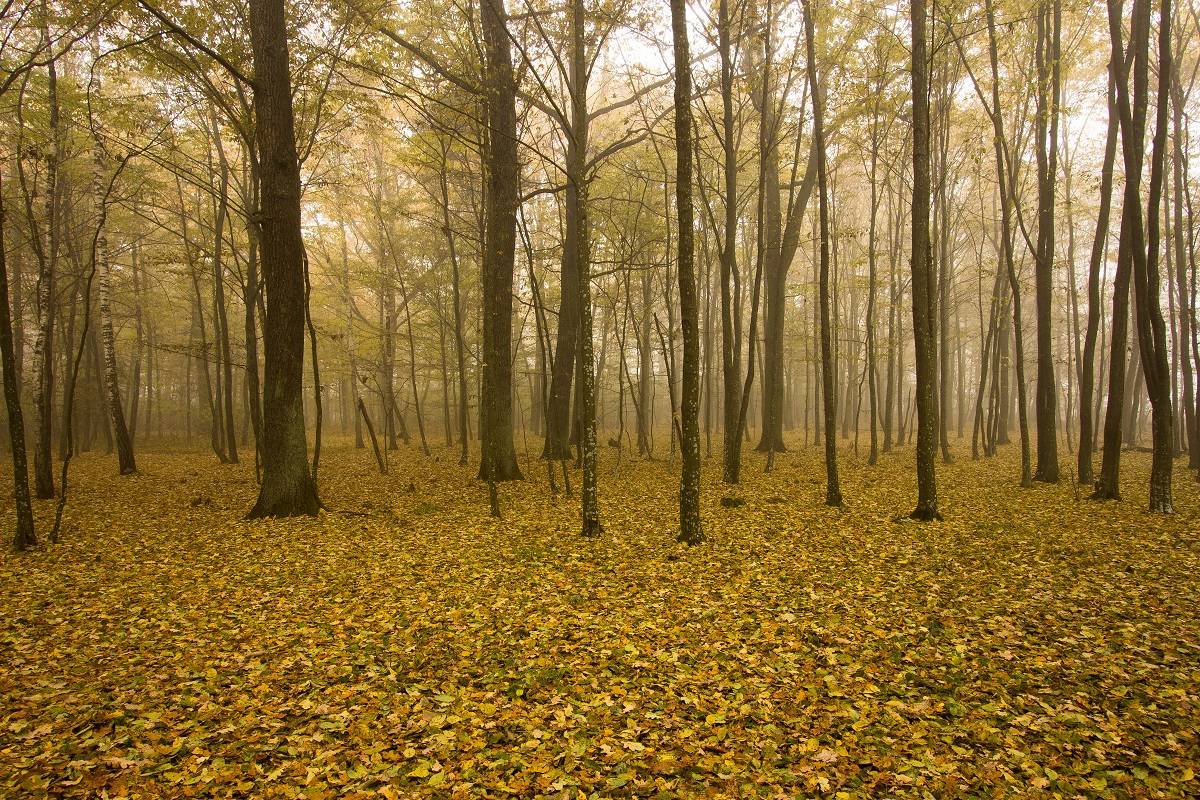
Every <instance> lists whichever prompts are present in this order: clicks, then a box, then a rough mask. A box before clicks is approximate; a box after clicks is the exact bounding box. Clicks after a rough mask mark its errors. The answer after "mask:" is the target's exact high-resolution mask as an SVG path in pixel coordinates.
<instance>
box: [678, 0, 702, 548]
mask: <svg viewBox="0 0 1200 800" xmlns="http://www.w3.org/2000/svg"><path fill="white" fill-rule="evenodd" d="M671 38H672V41H673V43H674V53H675V213H676V217H677V220H678V224H679V235H678V236H677V237H676V243H677V245H678V248H679V249H678V258H677V263H676V269H677V274H678V276H679V322H680V326H681V328H682V332H683V383H682V394H683V397H682V398H681V408H680V413H681V415H682V419H681V421H680V436H679V447H680V452H681V455H682V460H683V470H682V474H681V476H680V479H679V541H681V542H684V543H686V544H689V545H694V544H699V543H700V542H702V541H704V529H703V527H702V526H701V523H700V423H699V412H700V331H699V316H700V309H699V300H698V298H697V296H696V264H695V243H694V241H693V235H694V229H693V226H694V212H693V209H692V67H691V63H690V62H691V58H690V57H689V55H688V39H687V6H686V5H685V3H684V0H671Z"/></svg>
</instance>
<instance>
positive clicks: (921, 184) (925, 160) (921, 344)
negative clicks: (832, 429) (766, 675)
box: [910, 0, 941, 520]
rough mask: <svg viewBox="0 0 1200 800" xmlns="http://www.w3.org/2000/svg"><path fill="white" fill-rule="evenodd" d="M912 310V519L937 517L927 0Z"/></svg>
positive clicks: (918, 11)
mask: <svg viewBox="0 0 1200 800" xmlns="http://www.w3.org/2000/svg"><path fill="white" fill-rule="evenodd" d="M910 13H911V21H912V70H911V72H912V105H913V111H912V117H913V189H912V192H913V194H912V198H913V199H912V294H913V300H912V306H913V312H912V314H913V339H914V341H915V352H916V361H917V395H916V401H917V507H916V508H915V509H914V510H913V512H912V515H911V516H912V517H913V519H919V520H933V519H941V514H940V513H939V512H938V503H937V474H936V471H935V470H936V466H935V464H934V456H935V454H936V453H935V451H936V448H937V419H935V417H936V412H935V406H934V403H935V400H934V386H933V383H934V376H935V375H936V373H937V364H936V355H935V349H934V348H935V347H936V341H935V336H934V320H933V315H932V313H931V310H932V306H933V303H932V297H933V292H934V290H935V287H934V285H933V281H932V280H931V277H930V274H929V60H928V55H927V46H926V39H925V37H926V15H927V12H926V8H925V0H912V3H911V8H910Z"/></svg>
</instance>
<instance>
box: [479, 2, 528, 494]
mask: <svg viewBox="0 0 1200 800" xmlns="http://www.w3.org/2000/svg"><path fill="white" fill-rule="evenodd" d="M479 19H480V27H481V28H482V31H483V39H484V51H485V52H484V55H485V64H484V68H485V69H484V73H485V74H484V90H485V92H486V105H487V131H486V133H487V142H486V146H485V154H484V159H485V162H486V163H485V165H484V166H485V171H486V173H487V175H486V183H485V188H486V201H485V205H486V208H485V214H486V222H485V230H484V243H483V381H482V387H481V395H482V396H481V398H480V415H479V419H480V439H481V441H482V443H483V453H482V458H481V459H480V464H479V477H480V478H483V479H491V480H496V481H507V480H520V479H521V469H520V467H519V466H517V455H516V450H515V449H514V447H513V434H512V303H513V299H512V287H513V273H514V270H515V263H516V262H515V259H516V246H517V238H516V237H517V205H518V202H519V199H518V191H517V190H518V183H519V179H520V165H519V163H518V161H517V111H516V93H517V90H516V84H515V82H514V78H513V68H512V52H511V49H510V47H509V40H508V30H507V21H506V20H507V12H506V11H505V9H504V0H480V14H479Z"/></svg>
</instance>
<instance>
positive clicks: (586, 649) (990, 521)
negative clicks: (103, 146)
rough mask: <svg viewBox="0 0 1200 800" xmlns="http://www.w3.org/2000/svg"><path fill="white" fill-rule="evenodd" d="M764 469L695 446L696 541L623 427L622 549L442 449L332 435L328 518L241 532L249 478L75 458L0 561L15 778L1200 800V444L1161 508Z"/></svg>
mask: <svg viewBox="0 0 1200 800" xmlns="http://www.w3.org/2000/svg"><path fill="white" fill-rule="evenodd" d="M960 449H961V448H960ZM1011 449H1012V448H1009V450H1010V451H1011ZM1068 458H1069V457H1067V456H1065V454H1064V465H1065V464H1067V463H1068ZM761 464H762V459H761V457H758V456H754V457H749V456H748V458H747V466H746V469H745V474H744V485H742V486H740V487H737V488H736V491H735V492H730V491H728V490H727V489H726V488H725V487H723V486H722V485H721V484H720V482H719V481H720V474H719V465H718V463H717V461H716V460H711V461H706V462H705V475H704V480H705V491H704V494H703V498H702V502H703V516H704V524H705V526H706V533H707V535H708V537H709V541H708V543H706V544H704V545H702V546H699V547H696V548H693V549H690V550H689V549H687V548H684V547H682V546H680V545H677V544H675V543H674V530H675V519H676V514H677V486H678V485H677V477H676V474H677V473H676V471H675V469H674V468H672V467H671V466H670V465H668V464H667V463H666V462H664V461H658V462H638V461H630V460H629V459H626V460H625V463H624V464H623V465H621V466H620V467H619V469H618V467H617V465H616V464H615V457H614V455H613V453H612V452H611V451H609V452H607V453H605V455H604V464H603V468H602V484H601V491H602V495H601V497H602V502H601V511H602V516H603V521H604V524H605V532H604V535H603V537H601V538H600V539H598V540H585V539H583V538H581V537H580V536H578V535H577V530H578V521H577V514H578V505H577V502H576V501H574V500H571V499H566V498H561V497H560V498H558V499H557V500H556V499H553V498H552V497H551V496H550V493H549V491H548V488H547V486H546V480H545V470H544V467H542V466H541V465H539V464H537V463H536V462H534V463H532V464H530V463H526V465H525V466H526V469H527V480H526V481H525V482H522V483H518V484H509V485H503V486H501V488H500V494H501V504H502V507H503V511H504V516H503V518H502V519H499V520H494V519H491V518H490V517H489V516H488V514H487V490H486V487H485V486H483V485H481V484H479V483H477V482H476V481H475V480H473V475H474V469H473V467H460V466H458V465H457V464H456V463H455V460H454V457H453V455H452V454H450V453H449V451H444V450H443V451H440V453H439V455H438V456H437V457H436V458H434V459H425V458H422V457H421V456H420V455H419V454H417V453H416V452H415V451H410V450H405V451H403V452H402V453H400V454H393V455H392V467H393V470H392V474H391V475H390V476H387V477H382V476H379V475H378V474H376V473H375V470H374V464H373V461H372V459H371V456H370V453H369V451H355V450H354V449H353V448H351V447H348V446H334V447H328V446H327V447H326V449H325V451H324V454H323V457H322V461H321V466H322V480H321V485H322V494H323V497H324V500H325V502H326V503H327V504H328V506H329V507H330V508H331V509H333V511H332V512H331V513H325V514H323V515H322V516H321V517H320V518H318V519H316V520H308V519H305V520H291V521H266V522H255V523H247V522H244V521H242V519H241V517H242V515H243V514H244V513H245V512H246V510H247V509H249V508H250V506H251V504H252V501H253V499H254V494H255V489H254V481H253V471H252V468H251V467H247V466H224V467H223V466H217V465H216V464H215V463H214V459H213V458H212V456H211V455H210V454H209V455H205V454H200V453H190V454H188V453H170V452H153V451H147V452H142V453H140V454H139V465H140V467H141V472H140V473H138V474H137V475H134V476H131V477H128V478H118V477H116V476H115V463H114V462H113V460H112V459H111V458H110V457H104V456H101V455H85V456H83V457H81V458H80V459H78V460H77V461H76V464H75V467H74V468H73V475H74V480H75V483H74V485H73V495H72V499H71V503H70V505H69V506H68V511H67V524H66V529H65V537H64V540H63V541H62V542H61V543H60V544H58V545H54V546H50V547H48V548H43V549H40V550H38V551H35V552H33V553H30V554H26V555H20V556H17V555H12V554H9V553H4V554H3V555H0V597H2V598H3V601H2V603H3V614H2V617H0V796H2V797H14V798H15V797H46V796H49V797H59V796H70V797H103V796H108V797H121V796H130V797H142V798H159V797H253V798H274V797H278V798H300V797H305V798H322V797H334V796H339V797H361V798H367V797H384V798H398V797H410V796H434V797H460V796H461V797H468V796H470V797H535V796H537V797H570V798H577V797H616V796H632V797H662V798H670V797H773V798H775V797H778V798H790V797H798V796H807V795H834V794H837V796H839V797H857V796H863V795H889V796H901V795H909V796H914V797H928V796H960V795H966V796H993V795H1019V794H1027V795H1030V796H1048V797H1052V796H1062V797H1076V796H1108V795H1112V796H1121V797H1131V796H1132V797H1159V796H1164V797H1165V796H1186V795H1192V796H1195V795H1197V794H1200V777H1198V774H1200V613H1198V606H1197V603H1198V598H1200V484H1197V483H1196V482H1195V481H1194V476H1193V475H1192V474H1189V473H1188V472H1187V470H1186V469H1185V468H1184V464H1183V462H1178V468H1177V470H1176V475H1177V482H1176V487H1175V497H1176V507H1177V509H1178V513H1176V514H1175V515H1174V516H1172V517H1162V516H1150V515H1149V514H1147V513H1145V512H1144V511H1143V508H1144V506H1145V502H1146V487H1145V483H1146V476H1147V474H1148V467H1149V465H1148V460H1147V457H1146V456H1145V455H1143V454H1138V453H1130V454H1127V455H1126V466H1127V475H1126V478H1125V482H1124V489H1125V493H1126V499H1125V501H1124V502H1121V503H1108V504H1096V503H1091V502H1088V501H1087V500H1085V499H1081V497H1082V493H1078V494H1077V492H1076V491H1075V489H1074V487H1073V486H1072V484H1071V483H1070V481H1069V474H1068V476H1067V479H1066V480H1064V482H1063V483H1062V484H1059V485H1056V486H1038V487H1037V488H1034V489H1027V490H1023V489H1020V488H1019V487H1018V486H1017V482H1016V480H1015V476H1016V465H1015V461H1014V454H1013V453H1011V452H1006V453H1003V454H1002V455H1001V457H1000V458H998V459H995V460H991V461H984V462H972V461H970V460H967V459H966V458H963V459H962V460H960V461H959V462H958V463H957V464H955V465H953V466H950V467H939V479H940V482H941V485H940V489H941V500H942V510H943V511H944V513H945V515H946V521H945V522H943V523H931V524H920V523H912V522H907V521H899V522H898V521H895V520H894V518H895V517H896V516H897V515H902V514H905V513H906V512H907V511H909V510H910V508H911V506H912V504H913V499H914V496H915V487H914V479H913V477H912V452H911V450H909V451H903V452H897V453H894V454H890V455H888V456H885V457H884V458H883V459H882V461H881V463H880V465H878V466H876V467H873V468H868V467H866V466H863V465H861V464H860V463H857V462H856V461H855V460H854V459H853V458H852V457H851V456H849V455H847V457H846V461H845V463H844V464H843V491H844V494H845V496H846V498H847V504H846V507H845V508H844V509H842V510H835V509H830V508H827V507H825V506H824V505H822V498H823V470H822V467H821V461H820V455H819V453H818V451H816V450H804V451H801V452H798V453H795V454H790V453H789V454H786V455H782V456H780V457H778V459H777V463H776V468H775V470H774V471H773V472H771V473H769V474H763V473H762V471H761ZM572 477H573V480H574V481H575V483H576V489H578V479H579V476H578V473H575V474H574V475H573V476H572ZM3 480H4V479H3V478H0V482H2V481H3ZM9 481H11V478H9ZM10 488H11V487H9V489H5V490H4V494H5V496H7V495H8V494H10ZM732 494H736V496H738V497H740V498H742V499H743V500H744V501H745V503H744V505H741V506H737V507H728V508H727V507H723V506H722V505H721V504H720V500H721V498H722V497H724V496H727V495H732ZM11 511H12V509H11V501H6V505H4V506H3V507H2V508H0V512H2V513H3V514H4V517H5V519H6V520H7V519H9V518H10V516H11ZM51 511H52V509H51V505H50V504H49V503H42V504H40V505H39V514H40V515H41V517H42V519H43V520H45V519H47V518H48V515H49V514H50V513H51ZM347 512H352V513H347ZM5 527H6V528H8V523H6V525H5ZM44 528H45V524H44V522H43V529H44Z"/></svg>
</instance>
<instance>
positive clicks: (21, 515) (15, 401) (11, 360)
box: [0, 185, 37, 552]
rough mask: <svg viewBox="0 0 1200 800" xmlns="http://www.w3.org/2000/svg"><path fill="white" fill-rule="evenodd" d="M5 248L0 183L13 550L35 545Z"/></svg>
mask: <svg viewBox="0 0 1200 800" xmlns="http://www.w3.org/2000/svg"><path fill="white" fill-rule="evenodd" d="M6 253H7V250H6V249H5V243H4V191H3V186H2V185H0V367H3V369H4V406H5V409H6V410H7V411H8V439H9V447H10V450H11V452H12V464H13V488H14V499H15V501H16V502H15V506H16V508H15V510H16V526H15V528H14V529H13V549H14V550H16V551H18V552H19V551H22V550H28V549H29V548H31V547H35V546H36V545H37V533H36V532H35V530H34V526H33V505H32V503H31V501H30V494H29V467H28V465H27V464H26V460H25V419H24V416H23V415H22V413H21V386H20V382H19V380H18V375H17V357H16V351H15V349H14V347H13V325H12V315H11V312H10V310H9V300H8V297H9V294H8V265H7V263H6V261H5V256H6Z"/></svg>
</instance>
